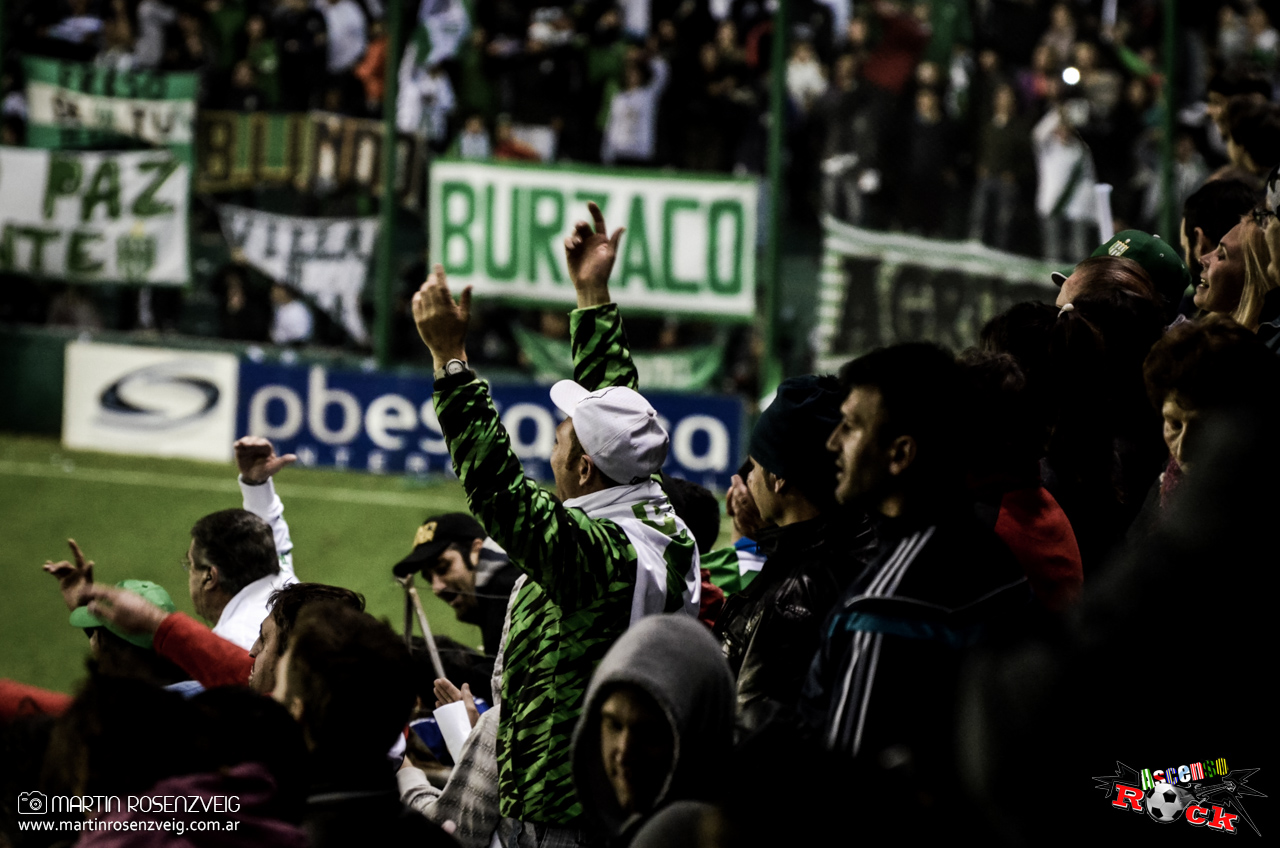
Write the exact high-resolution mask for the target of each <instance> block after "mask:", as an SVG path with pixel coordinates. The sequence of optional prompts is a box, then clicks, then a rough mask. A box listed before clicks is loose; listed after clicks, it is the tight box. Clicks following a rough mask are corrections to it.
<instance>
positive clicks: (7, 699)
mask: <svg viewBox="0 0 1280 848" xmlns="http://www.w3.org/2000/svg"><path fill="white" fill-rule="evenodd" d="M155 650H156V653H157V654H159V655H160V656H162V657H164V658H165V659H167V660H169V661H170V662H172V663H173V664H174V665H176V666H178V667H179V668H181V669H182V670H183V671H185V672H186V673H187V674H189V675H191V679H192V680H198V681H199V682H200V683H201V684H203V686H204V688H206V689H212V688H213V687H215V686H245V685H247V684H248V683H249V672H251V671H252V670H253V658H252V657H250V656H249V652H248V651H246V650H245V649H244V648H241V647H240V646H239V645H237V644H235V643H234V642H228V641H227V640H226V639H223V638H222V637H221V636H217V635H215V634H214V632H213V631H212V630H210V629H209V628H207V627H205V626H204V625H203V624H201V623H200V622H198V621H196V620H195V619H193V618H191V617H190V616H188V615H185V614H183V613H180V612H175V613H173V614H172V615H168V616H166V617H165V619H164V621H162V622H161V623H160V627H159V629H157V630H156V638H155ZM71 701H72V698H71V696H70V695H66V694H63V693H62V692H53V691H50V690H48V689H41V688H39V687H37V686H28V685H27V684H25V683H18V682H17V681H15V680H5V679H3V678H0V721H5V722H8V721H13V720H14V719H15V718H20V717H22V716H27V715H36V714H40V713H43V714H45V715H60V714H61V713H63V712H65V711H66V709H67V707H69V706H70V705H71Z"/></svg>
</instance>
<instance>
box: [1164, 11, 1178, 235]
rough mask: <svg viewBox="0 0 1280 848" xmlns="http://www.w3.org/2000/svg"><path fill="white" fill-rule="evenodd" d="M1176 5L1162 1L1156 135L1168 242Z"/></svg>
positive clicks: (1174, 211) (1172, 211)
mask: <svg viewBox="0 0 1280 848" xmlns="http://www.w3.org/2000/svg"><path fill="white" fill-rule="evenodd" d="M1177 5H1178V4H1177V3H1176V2H1175V0H1165V3H1164V115H1163V119H1164V127H1163V131H1162V132H1161V139H1160V194H1161V197H1163V198H1164V208H1163V209H1162V210H1161V215H1160V226H1161V227H1162V228H1163V229H1162V230H1161V233H1160V235H1161V237H1162V238H1164V239H1165V240H1166V241H1168V242H1170V243H1171V244H1177V243H1178V239H1179V234H1178V232H1177V230H1178V226H1179V221H1180V219H1181V214H1180V210H1179V209H1178V208H1177V206H1178V203H1177V198H1176V197H1174V196H1173V112H1174V109H1176V108H1177V104H1175V103H1174V102H1173V69H1174V65H1175V64H1176V60H1175V56H1174V54H1175V53H1176V51H1177V47H1178V32H1177V21H1176V16H1177Z"/></svg>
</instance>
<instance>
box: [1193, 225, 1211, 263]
mask: <svg viewBox="0 0 1280 848" xmlns="http://www.w3.org/2000/svg"><path fill="white" fill-rule="evenodd" d="M1208 249H1209V239H1208V238H1207V237H1206V236H1205V234H1204V227H1196V253H1198V254H1199V255H1201V256H1204V254H1205V251H1207V250H1208Z"/></svg>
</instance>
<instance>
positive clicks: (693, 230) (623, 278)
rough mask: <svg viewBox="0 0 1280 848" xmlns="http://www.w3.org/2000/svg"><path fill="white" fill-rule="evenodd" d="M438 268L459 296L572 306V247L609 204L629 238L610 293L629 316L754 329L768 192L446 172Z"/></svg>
mask: <svg viewBox="0 0 1280 848" xmlns="http://www.w3.org/2000/svg"><path fill="white" fill-rule="evenodd" d="M430 184H431V206H430V209H431V213H430V216H429V220H430V222H431V233H430V250H431V255H430V260H431V261H432V262H441V263H443V265H444V267H445V271H446V273H447V274H448V275H449V282H450V285H451V286H454V287H456V288H457V289H461V288H462V287H463V286H465V285H471V286H474V287H475V288H474V290H475V294H476V295H477V296H483V297H494V298H500V299H502V300H504V301H509V302H513V303H517V302H519V303H528V304H541V305H546V306H556V307H559V306H572V305H573V304H574V303H575V296H574V291H573V284H572V283H570V282H569V277H568V272H567V271H566V270H565V265H564V238H565V236H567V235H568V234H569V229H570V227H572V226H573V223H574V222H575V221H579V220H582V219H584V218H586V217H587V208H586V207H587V202H588V201H592V200H593V201H595V202H596V203H597V204H599V206H600V208H601V210H603V212H604V215H605V220H606V221H608V223H609V226H610V227H617V226H625V227H626V228H627V233H626V235H625V236H624V237H623V239H622V247H621V248H620V250H619V256H618V261H617V262H616V263H615V264H614V267H613V276H612V277H611V278H610V281H609V286H610V292H611V293H612V294H613V296H614V299H615V300H617V302H618V303H619V304H620V305H622V306H624V307H626V308H627V309H629V310H634V311H646V312H654V313H660V314H663V315H688V316H701V317H706V318H711V319H716V320H728V321H749V320H751V319H752V318H754V317H755V311H756V294H755V292H756V264H755V233H756V186H755V183H754V182H752V181H750V180H738V179H729V178H714V177H699V178H692V177H690V178H684V177H679V178H677V177H669V176H658V175H656V174H655V175H654V176H648V175H647V174H644V173H642V172H638V171H628V172H619V171H615V170H611V169H608V168H591V169H587V168H582V167H575V168H572V169H570V168H555V167H534V166H527V165H510V164H489V163H484V164H481V163H476V162H462V161H448V160H446V161H437V162H433V163H432V165H431V179H430Z"/></svg>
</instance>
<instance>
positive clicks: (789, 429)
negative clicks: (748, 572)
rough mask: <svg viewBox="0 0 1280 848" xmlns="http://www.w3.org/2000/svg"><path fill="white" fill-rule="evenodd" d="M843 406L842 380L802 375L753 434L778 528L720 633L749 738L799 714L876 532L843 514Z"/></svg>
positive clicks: (752, 482)
mask: <svg viewBox="0 0 1280 848" xmlns="http://www.w3.org/2000/svg"><path fill="white" fill-rule="evenodd" d="M843 398H844V395H843V393H842V392H840V390H839V383H838V381H837V380H836V379H835V378H834V377H830V376H827V377H823V376H818V375H810V376H805V377H793V378H791V379H789V380H786V381H784V382H783V383H782V385H780V386H779V387H778V392H777V395H776V396H775V398H774V401H773V402H772V403H771V404H770V405H769V407H768V408H767V409H765V411H764V412H763V413H762V414H761V415H760V420H759V421H758V422H757V423H756V427H755V430H754V431H753V432H752V434H751V447H750V465H751V471H750V473H749V474H748V475H747V480H746V483H747V488H748V490H749V491H750V492H751V496H752V498H753V499H754V500H755V504H756V507H757V509H758V510H759V511H760V516H761V517H762V518H763V519H764V520H765V521H766V522H767V523H768V525H769V526H767V527H766V529H765V530H763V531H761V532H760V534H759V538H758V539H757V541H758V542H759V544H760V550H761V552H762V553H765V554H766V556H767V559H766V560H765V563H764V567H763V568H762V569H761V571H760V576H759V577H757V578H756V579H755V580H754V581H753V582H752V583H751V585H749V586H748V587H747V588H746V589H745V590H744V591H742V592H740V593H737V594H735V595H733V596H731V597H730V598H729V599H728V600H727V601H726V602H725V607H724V610H723V612H721V614H720V616H719V619H718V620H717V622H716V628H715V634H716V636H717V637H718V638H719V639H720V641H721V644H722V645H723V647H724V653H725V658H726V659H728V661H729V666H730V668H731V669H732V670H733V672H734V674H735V675H736V676H737V693H736V694H737V715H738V724H739V727H740V728H741V729H742V730H744V731H747V732H751V731H754V730H756V729H757V728H759V727H760V726H761V725H762V724H764V722H765V721H767V720H768V719H769V718H770V717H771V716H772V715H774V714H775V713H777V712H778V711H779V710H783V711H784V712H790V711H791V710H792V709H793V708H794V707H795V704H796V700H797V698H798V697H799V695H800V687H801V685H802V684H803V683H804V677H805V671H806V669H807V668H808V665H809V661H810V660H811V659H812V658H813V655H814V653H815V652H816V651H817V649H818V643H819V639H820V636H821V629H820V628H821V625H822V621H823V619H824V618H826V615H827V612H828V611H829V610H830V609H831V606H832V604H834V603H835V602H836V599H837V598H838V597H839V596H840V591H841V590H842V589H843V588H844V586H845V584H846V583H848V582H849V581H850V580H852V579H853V578H854V577H855V576H857V574H858V571H859V570H860V569H861V567H862V564H863V563H862V562H861V561H860V560H859V559H858V558H857V557H856V556H852V555H851V553H850V552H851V550H853V549H855V548H858V547H865V546H866V545H867V544H868V542H869V539H870V524H869V521H868V520H867V519H866V516H865V514H864V513H861V512H859V513H857V517H854V516H853V515H845V514H839V515H837V512H838V510H837V507H836V502H835V498H834V491H835V462H834V456H833V455H832V454H831V453H829V452H828V451H827V450H826V440H827V437H828V436H829V435H830V433H831V431H832V430H834V429H835V426H836V424H837V423H839V420H840V402H841V401H842V400H843Z"/></svg>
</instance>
